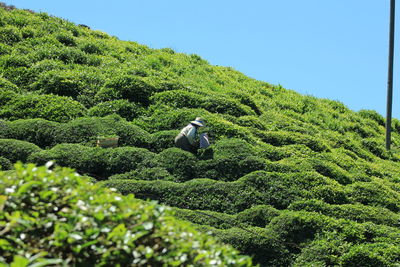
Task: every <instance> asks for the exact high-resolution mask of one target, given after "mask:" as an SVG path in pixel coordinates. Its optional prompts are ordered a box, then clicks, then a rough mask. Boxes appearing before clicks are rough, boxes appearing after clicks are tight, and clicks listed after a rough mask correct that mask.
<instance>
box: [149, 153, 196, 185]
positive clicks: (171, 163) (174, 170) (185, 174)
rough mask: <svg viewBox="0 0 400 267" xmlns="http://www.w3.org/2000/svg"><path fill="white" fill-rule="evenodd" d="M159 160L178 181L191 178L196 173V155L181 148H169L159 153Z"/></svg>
mask: <svg viewBox="0 0 400 267" xmlns="http://www.w3.org/2000/svg"><path fill="white" fill-rule="evenodd" d="M157 162H158V163H159V164H160V166H161V167H164V168H165V169H167V171H169V172H170V173H171V174H172V175H173V176H175V177H176V178H177V179H178V181H188V180H191V179H193V178H195V177H194V175H195V169H194V167H195V164H196V157H195V156H193V154H192V153H190V152H187V151H184V150H181V149H180V148H175V147H174V148H168V149H165V150H163V151H162V152H160V153H159V154H158V155H157Z"/></svg>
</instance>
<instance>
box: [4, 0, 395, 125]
mask: <svg viewBox="0 0 400 267" xmlns="http://www.w3.org/2000/svg"><path fill="white" fill-rule="evenodd" d="M2 1H4V2H5V3H6V4H9V5H15V6H16V7H18V8H28V9H32V10H34V11H38V12H40V11H41V12H46V13H48V14H50V15H54V16H58V17H62V18H64V19H67V20H69V21H71V22H74V23H77V24H85V25H88V26H90V27H91V28H92V29H96V30H101V31H104V32H107V33H108V34H111V35H113V36H117V37H118V38H119V39H121V40H129V41H136V42H139V43H141V44H144V45H148V46H149V47H151V48H164V47H169V48H172V49H174V50H175V51H177V52H183V53H189V54H191V53H194V54H198V55H200V56H201V57H202V58H204V59H206V60H208V61H209V62H210V63H211V64H213V65H221V66H230V67H233V68H235V69H237V70H239V71H241V72H243V73H244V74H246V75H248V76H250V77H252V78H255V79H258V80H262V81H266V82H269V83H272V84H281V85H282V86H283V87H285V88H287V89H292V90H295V91H297V92H299V93H301V94H308V95H312V96H316V97H320V98H329V99H333V100H339V101H341V102H343V103H344V104H345V105H347V106H348V107H349V108H351V109H352V110H355V111H358V110H360V109H373V110H376V111H378V112H379V113H381V114H382V115H384V116H385V114H386V90H387V61H388V31H389V29H388V28H389V4H390V0H385V1H382V0H351V1H349V0H303V1H299V0H274V1H272V0H249V1H243V0H242V1H239V0H229V1H228V0H213V1H211V0H202V1H188V0H169V1H165V0H141V1H139V0H130V1H128V0H121V1H119V0H114V1H103V0H97V1H93V0H86V1H78V0H69V1H54V0H34V1H33V0H32V1H27V0H2ZM397 13H399V11H398V12H397ZM397 24H398V23H397ZM397 29H399V27H397ZM396 41H399V42H400V39H399V38H398V34H397V32H396ZM397 47H399V46H398V45H397V44H396V48H397ZM396 52H397V51H396ZM396 52H395V56H396V59H395V66H394V70H395V73H394V79H395V80H394V103H393V116H394V117H396V118H399V117H400V108H399V107H398V106H399V105H400V101H398V98H399V97H400V94H399V88H398V87H397V85H398V84H399V83H398V82H397V78H400V75H399V74H400V70H399V68H398V67H397V66H398V64H397V62H399V61H398V60H399V59H400V58H399V56H400V53H396Z"/></svg>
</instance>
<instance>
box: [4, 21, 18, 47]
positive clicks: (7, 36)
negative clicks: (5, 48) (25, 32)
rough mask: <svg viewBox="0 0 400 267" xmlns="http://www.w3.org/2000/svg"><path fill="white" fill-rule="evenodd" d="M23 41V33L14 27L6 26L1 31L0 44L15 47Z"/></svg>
mask: <svg viewBox="0 0 400 267" xmlns="http://www.w3.org/2000/svg"><path fill="white" fill-rule="evenodd" d="M21 40H22V34H21V31H20V30H19V29H18V28H16V27H13V26H6V27H2V28H1V29H0V42H2V43H5V44H7V45H13V44H15V43H18V42H20V41H21Z"/></svg>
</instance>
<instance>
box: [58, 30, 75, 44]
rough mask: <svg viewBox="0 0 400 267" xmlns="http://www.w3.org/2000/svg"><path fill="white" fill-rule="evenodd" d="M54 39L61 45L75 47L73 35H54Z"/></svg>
mask: <svg viewBox="0 0 400 267" xmlns="http://www.w3.org/2000/svg"><path fill="white" fill-rule="evenodd" d="M56 39H57V40H58V41H59V42H60V43H62V44H63V45H66V46H75V45H76V41H75V38H74V36H73V35H71V34H68V33H65V32H61V33H59V34H57V35H56Z"/></svg>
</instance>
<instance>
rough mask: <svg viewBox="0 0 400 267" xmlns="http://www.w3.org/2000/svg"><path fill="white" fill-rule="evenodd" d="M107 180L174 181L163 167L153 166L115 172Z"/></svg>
mask: <svg viewBox="0 0 400 267" xmlns="http://www.w3.org/2000/svg"><path fill="white" fill-rule="evenodd" d="M108 179H109V180H129V179H131V180H148V181H151V180H164V181H176V178H175V177H173V176H172V175H171V174H170V173H169V172H168V171H167V170H166V169H165V168H162V167H153V168H146V169H140V170H134V171H130V172H126V173H122V174H115V175H112V176H110V177H109V178H108Z"/></svg>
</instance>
